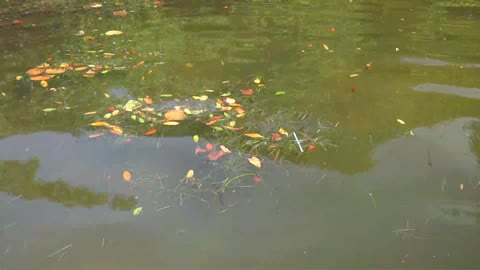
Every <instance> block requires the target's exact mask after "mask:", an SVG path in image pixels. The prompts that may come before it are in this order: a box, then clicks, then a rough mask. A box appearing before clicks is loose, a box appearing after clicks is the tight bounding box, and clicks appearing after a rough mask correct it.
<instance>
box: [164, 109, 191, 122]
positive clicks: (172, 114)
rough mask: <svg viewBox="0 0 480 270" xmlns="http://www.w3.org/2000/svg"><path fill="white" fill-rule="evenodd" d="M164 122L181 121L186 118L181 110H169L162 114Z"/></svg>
mask: <svg viewBox="0 0 480 270" xmlns="http://www.w3.org/2000/svg"><path fill="white" fill-rule="evenodd" d="M164 117H165V120H166V121H182V120H185V118H186V117H187V116H186V114H185V112H184V111H182V110H170V111H167V112H166V113H165V114H164Z"/></svg>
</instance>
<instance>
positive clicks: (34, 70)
mask: <svg viewBox="0 0 480 270" xmlns="http://www.w3.org/2000/svg"><path fill="white" fill-rule="evenodd" d="M44 71H45V69H44V68H39V67H36V68H32V69H29V70H27V74H28V75H30V76H38V75H40V74H42V73H43V72H44Z"/></svg>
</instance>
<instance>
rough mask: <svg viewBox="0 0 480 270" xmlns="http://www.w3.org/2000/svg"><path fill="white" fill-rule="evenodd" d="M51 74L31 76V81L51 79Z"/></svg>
mask: <svg viewBox="0 0 480 270" xmlns="http://www.w3.org/2000/svg"><path fill="white" fill-rule="evenodd" d="M50 78H51V77H50V75H42V76H34V77H30V80H31V81H48V80H50Z"/></svg>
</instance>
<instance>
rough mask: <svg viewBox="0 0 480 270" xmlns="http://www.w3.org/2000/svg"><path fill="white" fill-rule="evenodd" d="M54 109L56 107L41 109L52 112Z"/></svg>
mask: <svg viewBox="0 0 480 270" xmlns="http://www.w3.org/2000/svg"><path fill="white" fill-rule="evenodd" d="M56 109H57V108H45V109H43V110H42V111H44V112H53V111H55V110H56Z"/></svg>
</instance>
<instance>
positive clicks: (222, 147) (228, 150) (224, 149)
mask: <svg viewBox="0 0 480 270" xmlns="http://www.w3.org/2000/svg"><path fill="white" fill-rule="evenodd" d="M220 149H222V151H223V152H225V153H232V151H230V149H228V148H227V147H225V146H223V145H220Z"/></svg>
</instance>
